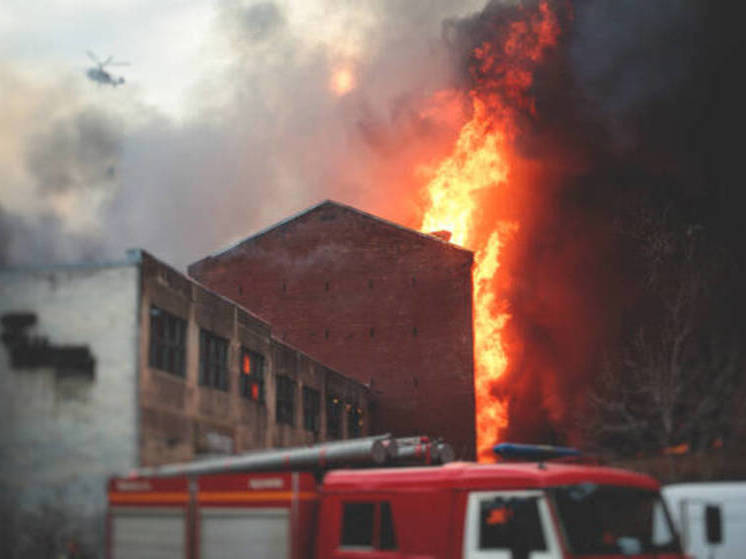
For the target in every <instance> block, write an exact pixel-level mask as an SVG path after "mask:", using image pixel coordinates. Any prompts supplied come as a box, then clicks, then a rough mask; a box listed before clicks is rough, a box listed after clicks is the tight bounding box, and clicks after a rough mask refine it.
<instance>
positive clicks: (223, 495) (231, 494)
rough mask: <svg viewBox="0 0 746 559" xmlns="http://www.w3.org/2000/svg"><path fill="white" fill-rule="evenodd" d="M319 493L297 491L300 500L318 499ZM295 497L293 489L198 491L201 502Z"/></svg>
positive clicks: (274, 499) (296, 495)
mask: <svg viewBox="0 0 746 559" xmlns="http://www.w3.org/2000/svg"><path fill="white" fill-rule="evenodd" d="M317 497H318V495H317V494H316V493H313V492H311V491H307V492H302V493H296V494H295V498H296V499H300V500H304V501H306V500H309V499H316V498H317ZM292 498H293V492H292V491H220V492H218V491H210V492H208V493H198V494H197V501H199V502H200V503H214V502H219V501H232V502H233V501H289V500H291V499H292Z"/></svg>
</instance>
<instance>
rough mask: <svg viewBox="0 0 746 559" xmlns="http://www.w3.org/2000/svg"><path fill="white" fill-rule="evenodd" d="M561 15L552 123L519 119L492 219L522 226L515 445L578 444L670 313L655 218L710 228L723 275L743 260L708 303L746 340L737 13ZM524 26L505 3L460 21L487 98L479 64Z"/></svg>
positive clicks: (508, 261)
mask: <svg viewBox="0 0 746 559" xmlns="http://www.w3.org/2000/svg"><path fill="white" fill-rule="evenodd" d="M537 4H538V3H537V2H524V3H522V5H523V6H534V7H535V6H536V5H537ZM550 5H551V6H552V9H553V10H555V11H556V12H557V14H558V16H559V19H560V21H561V26H562V30H563V33H562V36H561V39H560V44H559V46H558V47H557V48H555V49H553V50H552V51H551V52H548V53H547V57H546V60H545V62H544V64H543V65H542V66H541V68H540V69H539V71H538V72H537V73H536V75H535V76H534V82H533V86H532V88H531V91H530V94H531V96H532V97H533V98H534V100H535V101H536V113H535V114H534V113H531V112H530V111H528V110H526V108H525V107H522V106H519V105H512V106H511V110H514V111H515V112H516V113H517V114H518V119H517V120H518V122H519V125H520V131H519V133H518V138H517V140H516V144H517V150H518V157H517V158H516V162H515V165H514V169H513V172H512V175H511V178H510V179H509V181H508V182H509V184H507V185H505V187H504V188H503V189H502V194H501V197H500V198H499V199H497V200H495V201H494V203H493V204H492V205H491V206H490V208H491V209H490V210H489V212H488V216H487V218H486V219H487V220H512V219H515V220H517V221H519V222H520V230H519V232H518V234H517V235H516V238H515V239H514V240H511V243H510V246H509V247H507V249H506V250H507V252H508V254H506V255H505V260H504V263H503V266H504V267H505V268H506V269H508V270H510V271H511V273H512V275H511V277H510V278H509V281H507V282H506V283H507V285H505V286H502V288H501V291H502V292H503V293H507V303H508V306H509V309H510V314H511V315H512V319H511V322H510V325H509V327H508V332H507V335H508V337H509V339H510V344H509V345H510V347H511V348H512V351H513V355H512V356H511V363H510V369H509V371H508V374H507V376H506V378H505V381H504V383H503V385H502V386H500V387H496V389H495V391H496V395H498V396H501V397H506V398H508V399H509V401H510V427H509V433H508V435H507V436H508V438H512V439H516V440H523V441H527V440H535V441H537V442H548V441H553V440H554V441H557V442H567V440H568V439H570V440H571V441H572V440H574V441H575V442H577V441H578V437H579V436H580V435H579V431H578V427H577V425H576V424H575V421H576V420H577V417H578V415H579V413H580V412H579V410H583V409H584V408H585V404H586V402H585V398H586V395H587V391H588V388H589V387H590V386H591V385H592V383H593V380H594V378H595V377H596V375H597V373H598V371H599V370H600V369H601V368H602V367H603V364H604V360H605V359H607V358H608V356H609V355H610V354H612V355H613V354H614V353H615V352H617V351H619V349H620V347H621V346H622V345H623V344H625V343H626V342H627V341H628V340H629V338H631V337H632V336H634V334H635V333H636V332H638V331H639V329H640V328H642V327H650V326H651V325H652V324H655V323H656V320H660V319H659V318H657V317H656V313H659V312H662V311H663V310H664V309H665V304H666V302H665V301H663V302H661V301H653V300H651V298H650V294H649V293H648V292H646V289H647V287H648V286H647V285H646V284H645V282H646V281H648V279H649V274H648V268H649V267H650V266H651V262H650V261H649V258H648V257H647V255H646V250H647V249H648V248H649V245H650V244H651V243H654V242H656V241H657V240H656V239H651V238H650V233H649V232H647V233H646V232H645V231H643V229H644V223H643V221H644V220H643V219H642V217H641V216H648V217H649V216H657V217H656V218H655V219H657V220H658V221H660V222H661V223H663V222H665V223H666V227H669V228H671V230H670V231H666V234H670V235H673V236H674V237H678V238H686V235H687V234H688V233H687V232H691V231H692V230H693V229H692V228H693V227H694V228H695V229H696V230H697V231H702V232H703V233H702V235H703V237H705V238H706V239H707V241H706V242H707V244H708V247H709V249H710V250H709V252H710V256H707V258H708V259H709V262H708V263H707V265H710V266H712V265H713V262H715V261H716V259H718V258H719V259H722V260H723V261H724V262H727V263H728V269H729V270H731V271H732V273H731V276H730V278H729V279H727V280H726V279H725V278H723V277H722V276H718V277H717V278H716V277H715V276H712V277H710V278H709V280H708V281H710V282H711V283H713V284H715V283H717V285H718V289H717V290H714V291H710V292H709V294H708V295H707V297H708V298H707V304H706V305H705V306H706V307H707V308H708V311H707V314H708V317H709V318H708V320H709V322H708V323H707V324H708V327H709V328H731V327H732V326H731V325H732V324H733V319H734V317H735V316H738V314H739V313H741V314H742V312H743V310H744V299H745V298H744V297H743V295H742V294H740V291H741V290H740V289H739V288H738V287H737V286H738V285H739V284H742V282H743V280H744V274H745V272H744V270H745V268H744V256H743V254H744V251H743V249H742V248H741V246H740V245H741V243H742V242H743V231H742V226H741V221H742V219H741V217H740V213H741V208H743V206H744V202H746V196H745V195H744V191H743V189H742V188H741V187H740V186H738V185H739V181H738V179H737V177H738V176H739V173H738V172H735V169H734V164H733V162H734V161H737V157H736V149H737V148H736V147H735V146H736V145H737V144H736V143H734V142H733V139H734V138H735V137H736V136H735V135H734V134H733V132H734V131H735V126H734V124H733V121H732V120H730V119H731V118H733V117H734V116H735V115H738V114H740V113H741V109H740V102H739V101H738V99H739V98H740V95H742V91H743V86H742V85H739V83H740V80H739V78H738V77H737V75H736V72H734V66H733V61H734V60H736V59H738V58H739V56H740V55H741V54H742V50H743V49H742V47H743V44H742V43H743V41H742V40H741V39H739V36H740V35H739V31H738V29H737V28H736V25H735V24H734V23H733V21H732V20H731V18H732V17H733V14H730V13H729V12H730V10H729V9H728V8H726V7H724V6H722V5H717V6H716V5H713V4H712V3H709V2H699V1H688V0H678V1H671V2H654V3H641V2H631V1H629V2H627V1H616V0H607V1H586V0H577V1H575V2H573V3H572V4H570V3H568V2H561V1H556V2H550ZM518 17H520V8H518V7H516V5H515V4H508V3H505V2H497V1H493V2H490V3H489V4H488V5H487V6H486V7H485V8H484V10H482V11H481V12H480V13H478V14H476V15H475V16H472V17H470V18H466V19H462V20H458V21H455V22H453V23H452V24H451V36H452V40H451V43H452V45H453V46H454V51H455V58H456V60H459V61H461V66H460V67H461V70H462V72H461V76H462V79H464V80H465V83H466V87H479V83H477V82H471V81H470V80H471V79H472V78H473V76H474V73H473V71H472V72H469V69H470V68H473V66H474V64H473V58H470V56H471V55H470V53H472V52H473V50H474V48H476V47H478V46H480V45H481V44H482V43H483V42H484V41H485V40H487V41H488V40H490V37H491V34H492V33H496V32H497V33H499V32H500V29H502V28H504V27H505V26H506V25H510V23H511V22H512V21H515V20H516V18H518ZM736 92H739V93H736ZM498 93H500V92H498ZM502 93H503V94H504V97H503V98H504V100H505V101H506V103H508V104H509V105H510V101H511V99H510V97H509V95H507V94H506V93H505V92H502ZM661 230H662V229H661ZM646 235H647V236H646ZM648 252H649V251H648ZM671 260H675V258H674V257H671ZM653 264H655V263H653ZM675 265H676V262H675V261H674V262H673V264H671V263H669V267H671V266H674V267H675ZM703 265H705V263H704V262H703ZM735 270H738V272H736V271H735ZM676 281H678V280H676ZM718 290H719V291H718ZM716 291H717V292H716ZM713 309H718V310H713ZM713 315H717V318H713Z"/></svg>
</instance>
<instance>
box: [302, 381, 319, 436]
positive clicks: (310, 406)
mask: <svg viewBox="0 0 746 559" xmlns="http://www.w3.org/2000/svg"><path fill="white" fill-rule="evenodd" d="M320 408H321V395H320V394H319V391H318V390H314V389H313V388H309V387H308V386H304V387H303V427H304V428H305V429H306V431H313V432H314V433H318V432H319V427H320V425H319V424H320V423H321V419H320V412H321V410H320Z"/></svg>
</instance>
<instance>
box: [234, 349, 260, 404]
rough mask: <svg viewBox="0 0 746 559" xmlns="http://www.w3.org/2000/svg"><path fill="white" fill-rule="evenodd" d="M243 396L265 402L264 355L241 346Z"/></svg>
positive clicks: (240, 385) (240, 382) (240, 388)
mask: <svg viewBox="0 0 746 559" xmlns="http://www.w3.org/2000/svg"><path fill="white" fill-rule="evenodd" d="M239 377H240V380H239V390H240V392H241V396H243V397H244V398H248V399H249V400H254V401H255V402H259V403H260V404H263V403H264V356H263V355H262V354H260V353H257V352H255V351H251V350H248V349H246V348H245V347H244V348H241V374H240V375H239Z"/></svg>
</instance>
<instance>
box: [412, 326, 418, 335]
mask: <svg viewBox="0 0 746 559" xmlns="http://www.w3.org/2000/svg"><path fill="white" fill-rule="evenodd" d="M412 336H414V337H417V326H415V327H414V328H412Z"/></svg>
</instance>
